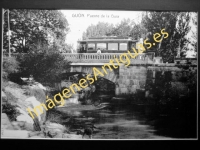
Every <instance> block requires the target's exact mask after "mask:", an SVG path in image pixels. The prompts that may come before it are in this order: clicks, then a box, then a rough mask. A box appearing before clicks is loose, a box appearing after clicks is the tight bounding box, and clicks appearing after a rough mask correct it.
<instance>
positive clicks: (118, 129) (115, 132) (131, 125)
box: [65, 105, 171, 139]
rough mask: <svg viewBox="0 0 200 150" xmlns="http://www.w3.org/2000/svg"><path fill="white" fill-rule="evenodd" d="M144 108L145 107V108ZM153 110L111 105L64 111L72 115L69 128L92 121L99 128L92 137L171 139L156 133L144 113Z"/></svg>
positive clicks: (80, 127)
mask: <svg viewBox="0 0 200 150" xmlns="http://www.w3.org/2000/svg"><path fill="white" fill-rule="evenodd" d="M145 108H146V109H145ZM150 111H151V113H152V112H153V110H151V108H150V107H149V108H148V107H147V106H134V105H131V106H116V105H115V106H113V105H109V106H108V107H106V108H104V109H100V110H89V111H86V110H84V111H77V110H73V111H67V110H66V111H65V113H66V114H68V115H69V116H73V117H74V122H73V125H72V128H71V129H82V128H83V127H84V125H85V124H86V123H94V124H95V126H97V127H98V128H100V130H98V131H96V132H95V133H94V135H93V139H171V137H169V136H165V135H160V136H159V135H157V134H156V133H155V131H156V130H155V128H154V126H153V125H151V122H149V120H148V119H147V118H146V115H145V114H148V115H149V114H150Z"/></svg>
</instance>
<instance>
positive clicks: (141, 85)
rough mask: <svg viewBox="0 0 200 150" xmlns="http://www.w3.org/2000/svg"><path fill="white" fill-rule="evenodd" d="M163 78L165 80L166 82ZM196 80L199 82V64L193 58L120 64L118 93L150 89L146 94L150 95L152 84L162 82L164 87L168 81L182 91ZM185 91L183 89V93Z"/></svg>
mask: <svg viewBox="0 0 200 150" xmlns="http://www.w3.org/2000/svg"><path fill="white" fill-rule="evenodd" d="M162 80H165V82H164V81H162ZM195 80H196V82H197V65H196V61H195V60H192V61H191V62H190V63H188V60H187V61H185V60H184V61H183V60H182V62H181V63H178V64H177V63H170V64H168V63H157V64H151V65H141V64H138V65H130V66H128V67H125V66H120V68H119V78H118V80H117V84H116V89H117V90H116V91H117V92H116V95H124V94H135V93H137V91H138V90H140V91H148V92H147V93H146V94H147V95H150V94H151V92H150V91H151V90H153V89H154V87H152V86H155V84H158V85H159V84H160V85H159V86H161V87H162V86H163V88H164V86H165V85H164V84H165V83H166V82H170V84H171V86H174V87H176V88H177V90H179V92H180V91H181V88H184V90H185V89H186V86H188V85H192V84H194V83H191V82H194V81H195ZM180 85H181V86H180ZM159 86H157V88H158V87H159ZM177 86H179V87H177ZM178 88H179V89H178ZM154 90H155V89H154ZM195 90H196V89H195ZM185 92H186V91H183V90H182V92H181V93H185ZM147 95H146V96H147Z"/></svg>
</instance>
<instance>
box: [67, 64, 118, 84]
mask: <svg viewBox="0 0 200 150" xmlns="http://www.w3.org/2000/svg"><path fill="white" fill-rule="evenodd" d="M93 67H95V68H97V69H98V70H99V71H101V72H102V73H103V74H104V76H101V75H98V77H99V78H105V79H107V80H109V81H111V82H113V83H116V82H117V80H118V78H119V69H113V70H112V71H110V70H109V69H107V74H105V73H104V72H103V70H102V68H101V66H71V70H70V72H82V73H83V74H91V75H93Z"/></svg>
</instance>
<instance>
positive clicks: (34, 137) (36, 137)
mask: <svg viewBox="0 0 200 150" xmlns="http://www.w3.org/2000/svg"><path fill="white" fill-rule="evenodd" d="M29 138H30V139H40V138H43V137H42V136H32V137H29Z"/></svg>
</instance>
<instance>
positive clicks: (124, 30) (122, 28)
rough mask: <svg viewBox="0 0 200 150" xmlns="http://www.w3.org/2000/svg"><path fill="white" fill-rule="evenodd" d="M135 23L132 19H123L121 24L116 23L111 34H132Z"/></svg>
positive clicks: (123, 35)
mask: <svg viewBox="0 0 200 150" xmlns="http://www.w3.org/2000/svg"><path fill="white" fill-rule="evenodd" d="M133 25H134V22H133V21H131V20H130V19H123V20H122V21H121V22H120V23H119V24H117V25H116V27H115V28H114V29H113V31H112V33H111V34H112V35H115V36H122V37H125V36H130V33H131V29H132V26H133Z"/></svg>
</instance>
